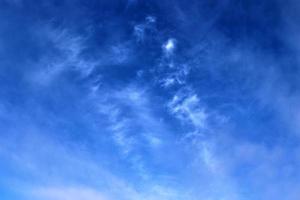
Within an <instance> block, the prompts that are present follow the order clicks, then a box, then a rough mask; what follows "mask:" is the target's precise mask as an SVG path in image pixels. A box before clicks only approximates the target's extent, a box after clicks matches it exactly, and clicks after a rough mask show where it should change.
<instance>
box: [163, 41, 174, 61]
mask: <svg viewBox="0 0 300 200" xmlns="http://www.w3.org/2000/svg"><path fill="white" fill-rule="evenodd" d="M162 49H163V52H164V54H165V56H167V57H169V56H171V55H173V53H174V51H175V49H176V40H175V39H174V38H169V39H168V40H167V41H166V42H165V43H164V44H163V45H162Z"/></svg>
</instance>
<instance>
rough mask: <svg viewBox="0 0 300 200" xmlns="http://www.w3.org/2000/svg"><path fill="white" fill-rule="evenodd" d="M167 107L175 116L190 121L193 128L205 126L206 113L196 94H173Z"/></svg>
mask: <svg viewBox="0 0 300 200" xmlns="http://www.w3.org/2000/svg"><path fill="white" fill-rule="evenodd" d="M169 108H170V109H171V112H172V113H173V114H175V116H176V117H178V118H179V119H181V120H183V121H187V122H189V123H191V124H192V125H194V126H195V128H197V129H199V128H200V129H201V128H206V121H207V118H208V113H207V112H206V111H205V109H204V108H203V107H201V105H200V101H199V98H198V96H197V95H196V94H190V95H188V96H182V95H179V94H178V95H175V96H174V97H173V99H172V100H171V102H170V103H169Z"/></svg>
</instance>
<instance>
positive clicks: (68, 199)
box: [31, 187, 108, 200]
mask: <svg viewBox="0 0 300 200" xmlns="http://www.w3.org/2000/svg"><path fill="white" fill-rule="evenodd" d="M31 192H32V196H33V198H36V199H40V200H108V199H107V198H105V197H104V196H103V194H102V193H100V192H98V191H97V190H94V189H91V188H84V187H82V188H81V187H61V188H52V187H44V188H35V189H34V190H33V191H31Z"/></svg>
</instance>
